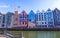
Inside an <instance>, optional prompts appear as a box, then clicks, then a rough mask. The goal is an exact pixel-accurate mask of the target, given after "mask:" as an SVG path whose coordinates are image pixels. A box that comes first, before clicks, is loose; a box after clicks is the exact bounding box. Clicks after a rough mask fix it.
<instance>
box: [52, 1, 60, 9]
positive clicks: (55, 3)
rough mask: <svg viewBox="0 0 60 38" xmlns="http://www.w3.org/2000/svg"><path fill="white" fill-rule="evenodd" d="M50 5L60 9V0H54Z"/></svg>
mask: <svg viewBox="0 0 60 38" xmlns="http://www.w3.org/2000/svg"><path fill="white" fill-rule="evenodd" d="M52 7H53V8H58V9H60V0H55V1H54V2H53V4H52Z"/></svg>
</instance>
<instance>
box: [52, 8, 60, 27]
mask: <svg viewBox="0 0 60 38" xmlns="http://www.w3.org/2000/svg"><path fill="white" fill-rule="evenodd" d="M53 17H54V26H55V27H59V28H60V10H58V9H57V8H55V9H54V10H53Z"/></svg>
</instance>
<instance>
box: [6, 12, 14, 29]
mask: <svg viewBox="0 0 60 38" xmlns="http://www.w3.org/2000/svg"><path fill="white" fill-rule="evenodd" d="M12 16H13V13H11V12H8V13H7V14H6V15H5V25H6V28H11V27H12Z"/></svg>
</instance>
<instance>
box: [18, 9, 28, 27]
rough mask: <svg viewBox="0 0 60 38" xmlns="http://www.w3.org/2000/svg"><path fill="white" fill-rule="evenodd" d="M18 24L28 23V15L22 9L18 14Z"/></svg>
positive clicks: (22, 25)
mask: <svg viewBox="0 0 60 38" xmlns="http://www.w3.org/2000/svg"><path fill="white" fill-rule="evenodd" d="M19 25H20V26H21V27H27V25H28V16H27V13H26V12H25V11H24V10H23V11H22V12H21V13H20V14H19Z"/></svg>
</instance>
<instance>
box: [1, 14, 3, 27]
mask: <svg viewBox="0 0 60 38" xmlns="http://www.w3.org/2000/svg"><path fill="white" fill-rule="evenodd" d="M2 22H3V14H2V13H0V28H2V27H3V26H2V24H3V23H2Z"/></svg>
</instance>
